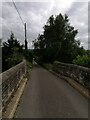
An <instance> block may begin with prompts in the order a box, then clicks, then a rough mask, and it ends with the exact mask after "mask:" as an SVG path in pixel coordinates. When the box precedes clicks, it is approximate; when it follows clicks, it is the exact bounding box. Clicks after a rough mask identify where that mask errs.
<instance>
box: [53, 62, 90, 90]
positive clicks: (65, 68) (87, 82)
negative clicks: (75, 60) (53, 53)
mask: <svg viewBox="0 0 90 120" xmlns="http://www.w3.org/2000/svg"><path fill="white" fill-rule="evenodd" d="M53 70H54V71H55V72H56V73H58V74H61V75H63V76H66V77H69V78H71V79H73V80H75V81H77V82H79V83H80V84H82V85H83V86H85V87H86V88H90V68H86V67H81V66H78V65H73V64H66V63H61V62H57V61H56V62H54V64H53Z"/></svg>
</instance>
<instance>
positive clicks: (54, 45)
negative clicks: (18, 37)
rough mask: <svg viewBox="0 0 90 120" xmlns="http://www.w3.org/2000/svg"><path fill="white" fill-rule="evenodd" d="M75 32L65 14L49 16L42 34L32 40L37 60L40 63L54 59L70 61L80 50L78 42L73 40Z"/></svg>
mask: <svg viewBox="0 0 90 120" xmlns="http://www.w3.org/2000/svg"><path fill="white" fill-rule="evenodd" d="M77 33H78V31H77V30H75V29H74V27H72V26H71V25H70V23H69V19H68V16H67V15H62V14H59V15H57V16H53V15H52V16H50V18H49V19H48V21H47V24H46V25H45V26H44V32H43V34H41V35H40V34H39V36H38V38H37V40H35V41H34V48H35V50H34V53H35V55H36V56H38V58H39V59H38V60H39V61H40V62H41V63H52V62H53V61H54V60H59V61H61V62H70V63H71V62H72V60H73V59H74V58H75V57H76V56H77V55H78V53H79V52H80V50H81V48H79V45H80V42H79V41H76V40H75V36H76V35H77Z"/></svg>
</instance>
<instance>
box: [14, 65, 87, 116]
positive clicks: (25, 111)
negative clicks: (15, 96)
mask: <svg viewBox="0 0 90 120" xmlns="http://www.w3.org/2000/svg"><path fill="white" fill-rule="evenodd" d="M15 117H16V118H88V100H87V99H86V98H84V97H83V96H82V95H81V94H80V93H79V92H78V91H77V90H75V89H74V88H73V87H72V86H70V85H69V84H68V83H67V82H66V81H65V80H62V79H60V78H58V77H56V76H55V75H53V74H51V73H50V72H48V71H47V70H45V69H43V68H42V67H40V66H39V65H37V64H36V65H34V67H33V69H32V72H31V78H30V80H29V81H28V82H27V85H26V87H25V90H24V93H23V95H22V98H21V100H20V103H19V106H18V108H17V111H16V114H15Z"/></svg>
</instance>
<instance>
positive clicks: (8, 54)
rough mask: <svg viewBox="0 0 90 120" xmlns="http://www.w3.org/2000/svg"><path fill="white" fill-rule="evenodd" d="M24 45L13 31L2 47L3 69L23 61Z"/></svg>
mask: <svg viewBox="0 0 90 120" xmlns="http://www.w3.org/2000/svg"><path fill="white" fill-rule="evenodd" d="M22 52H23V45H20V43H19V41H17V39H15V37H14V34H13V33H11V35H10V38H9V39H8V40H7V42H4V43H3V47H2V71H5V70H7V69H9V68H10V67H12V66H14V65H16V64H18V63H19V62H21V61H22V59H23V57H22Z"/></svg>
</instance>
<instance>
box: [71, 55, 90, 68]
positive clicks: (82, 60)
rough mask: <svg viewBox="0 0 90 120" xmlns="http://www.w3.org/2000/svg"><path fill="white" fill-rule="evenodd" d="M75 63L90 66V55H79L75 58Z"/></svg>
mask: <svg viewBox="0 0 90 120" xmlns="http://www.w3.org/2000/svg"><path fill="white" fill-rule="evenodd" d="M73 63H74V64H77V65H81V66H85V67H90V56H88V55H87V54H86V55H83V56H80V55H78V56H77V57H76V59H74V60H73Z"/></svg>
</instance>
